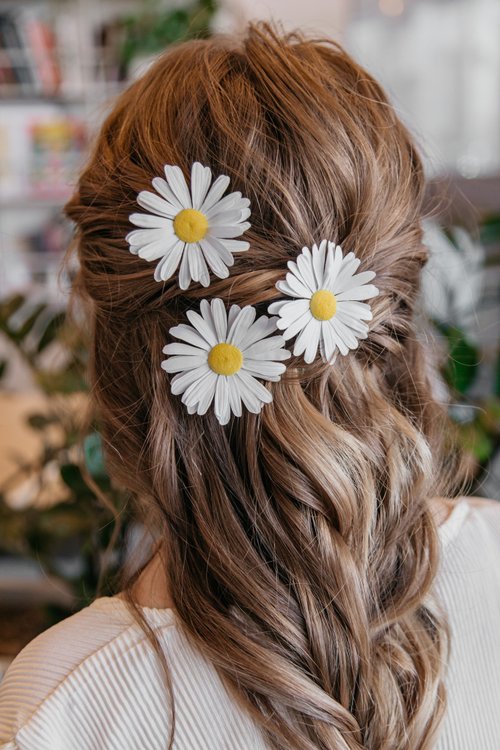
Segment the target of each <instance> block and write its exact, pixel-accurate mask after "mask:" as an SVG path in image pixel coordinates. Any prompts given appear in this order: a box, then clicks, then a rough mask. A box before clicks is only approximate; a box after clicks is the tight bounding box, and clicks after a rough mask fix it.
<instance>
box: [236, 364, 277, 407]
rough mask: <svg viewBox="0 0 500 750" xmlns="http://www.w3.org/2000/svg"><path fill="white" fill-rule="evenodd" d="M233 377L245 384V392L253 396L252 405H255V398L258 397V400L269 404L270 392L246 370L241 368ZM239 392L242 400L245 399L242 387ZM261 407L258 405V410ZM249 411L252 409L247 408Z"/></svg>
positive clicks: (271, 396) (271, 397)
mask: <svg viewBox="0 0 500 750" xmlns="http://www.w3.org/2000/svg"><path fill="white" fill-rule="evenodd" d="M234 377H236V378H238V379H239V380H241V381H242V382H243V383H244V384H245V386H246V389H245V390H246V394H248V393H250V394H251V395H252V396H253V399H252V401H253V404H254V405H255V402H256V399H258V401H260V402H262V403H265V404H269V403H271V401H272V400H273V395H272V393H271V392H270V391H268V390H267V388H266V387H265V386H263V385H262V383H259V381H258V380H255V378H254V377H253V376H252V375H249V374H248V373H247V372H245V370H243V369H241V370H240V371H239V372H237V373H236V375H235V376H234ZM240 393H241V398H242V399H243V401H244V400H245V399H244V393H245V391H244V389H241V390H240ZM246 394H245V395H246ZM245 406H246V404H245ZM261 408H262V407H261V406H259V410H258V411H260V409H261ZM247 409H248V406H247ZM249 411H252V409H249Z"/></svg>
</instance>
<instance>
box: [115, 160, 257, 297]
mask: <svg viewBox="0 0 500 750" xmlns="http://www.w3.org/2000/svg"><path fill="white" fill-rule="evenodd" d="M164 170H165V179H163V177H155V178H154V179H153V181H152V185H153V187H154V189H155V190H156V193H151V192H149V191H148V190H143V191H142V192H140V193H139V195H138V196H137V203H138V204H139V205H140V206H141V207H142V208H144V209H146V211H148V212H149V213H147V214H140V213H136V214H131V215H130V217H129V218H130V221H131V222H132V224H134V225H135V226H136V227H140V228H139V229H134V230H133V231H132V232H129V233H128V234H127V236H126V240H127V242H128V243H129V245H130V248H129V249H130V252H131V253H134V254H135V255H138V256H139V257H140V258H144V260H148V261H154V260H159V263H158V264H157V266H156V269H155V274H154V277H155V280H156V281H166V280H167V279H169V278H170V277H171V276H172V275H173V274H174V273H175V272H176V270H177V268H178V266H179V264H180V270H179V286H180V288H181V289H187V288H188V287H189V285H190V283H191V281H195V282H198V281H199V282H200V284H202V285H203V286H208V285H209V284H210V273H209V269H210V270H211V271H212V273H214V274H215V276H218V277H219V278H221V279H224V278H226V277H227V276H229V269H228V266H232V265H233V263H234V257H233V253H240V252H243V251H245V250H248V248H249V247H250V245H249V243H248V242H244V241H243V240H237V239H235V238H236V237H240V236H241V235H242V234H243V232H246V230H247V229H248V228H249V227H250V224H249V223H248V222H247V221H245V220H246V219H247V218H248V217H249V216H250V209H249V205H250V201H249V200H248V198H242V197H241V193H229V194H228V195H226V196H225V197H224V198H223V197H222V196H223V194H224V193H225V191H226V190H227V188H228V186H229V177H226V176H225V175H221V176H220V177H217V179H216V180H215V182H214V183H213V184H211V183H212V171H211V169H210V168H209V167H204V166H202V165H201V164H200V163H199V162H195V163H194V164H193V166H192V168H191V188H190V189H189V188H188V186H187V183H186V180H185V179H184V175H183V173H182V170H181V168H180V167H175V166H170V165H168V164H167V165H166V166H165V167H164Z"/></svg>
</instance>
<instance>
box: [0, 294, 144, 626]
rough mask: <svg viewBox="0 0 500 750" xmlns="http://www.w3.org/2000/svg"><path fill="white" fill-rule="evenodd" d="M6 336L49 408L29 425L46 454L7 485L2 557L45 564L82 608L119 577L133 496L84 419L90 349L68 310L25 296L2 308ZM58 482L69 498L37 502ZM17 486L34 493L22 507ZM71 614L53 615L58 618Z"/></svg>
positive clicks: (0, 322)
mask: <svg viewBox="0 0 500 750" xmlns="http://www.w3.org/2000/svg"><path fill="white" fill-rule="evenodd" d="M0 332H1V334H2V335H3V336H4V338H6V339H7V340H8V342H9V344H10V346H11V347H14V348H15V350H16V352H17V355H18V359H19V357H20V358H21V359H22V360H23V362H24V364H25V366H26V367H27V368H28V369H29V371H30V373H31V375H32V378H33V381H34V383H35V384H36V385H37V386H38V388H39V389H40V390H41V391H42V393H44V394H45V403H46V407H45V408H44V409H43V411H40V412H36V413H33V414H31V415H30V416H29V417H28V420H27V421H28V424H29V426H30V428H31V429H32V430H35V431H36V432H37V433H38V435H39V436H40V438H41V444H42V450H41V453H40V455H39V456H38V457H37V458H36V459H35V460H34V461H32V462H28V463H26V462H24V461H22V460H20V461H19V464H18V467H17V469H16V470H15V471H14V473H13V475H12V476H10V477H9V478H8V480H7V482H6V483H5V484H4V486H3V487H1V488H0V554H4V555H5V554H9V555H15V556H20V557H24V558H31V559H35V560H37V561H38V562H39V564H40V565H41V567H42V568H43V570H44V571H46V572H47V573H50V574H52V575H54V576H56V577H59V578H61V579H63V580H64V581H65V583H66V585H67V586H68V587H69V588H70V590H71V591H72V593H73V597H74V607H75V608H80V607H81V606H85V605H86V604H88V603H89V602H90V601H92V599H93V598H94V597H95V595H96V592H97V590H98V589H100V587H101V582H102V581H103V577H104V576H106V577H107V578H109V577H112V576H113V574H114V573H115V572H116V571H117V570H119V568H120V567H121V564H122V562H123V561H122V559H121V554H122V553H121V550H123V549H124V547H125V545H124V543H123V542H124V537H125V535H126V533H127V529H128V525H129V522H130V519H129V517H128V498H127V496H126V495H125V494H124V493H123V492H122V491H119V490H118V489H116V488H115V487H114V486H113V485H112V483H111V481H110V479H109V477H108V475H107V473H106V470H105V466H104V461H103V455H102V446H101V441H100V436H99V434H98V432H96V430H95V427H94V426H92V420H91V419H90V420H89V425H90V426H88V427H87V426H86V425H85V420H82V417H81V412H82V407H83V410H85V409H86V401H87V399H86V394H85V391H86V384H85V378H84V371H85V367H86V352H85V346H84V343H83V341H82V339H81V337H80V335H79V333H78V332H77V329H76V327H75V326H74V325H73V324H72V323H71V322H70V321H69V320H68V318H67V315H66V313H65V312H64V311H62V310H60V309H54V308H52V307H51V306H50V305H48V304H45V303H39V304H33V303H31V302H29V301H28V300H27V299H26V298H24V297H23V296H21V295H16V296H15V297H11V298H10V299H8V300H6V301H4V302H3V303H2V304H0ZM51 349H52V350H55V351H53V353H54V354H56V353H57V355H58V356H56V357H54V358H53V359H55V361H56V362H58V364H57V366H53V365H52V364H51V361H52V360H51V357H50V356H47V355H50V350H51ZM61 362H62V364H61ZM8 374H9V362H8V360H4V361H3V367H2V371H1V375H2V376H3V378H6V377H7V376H8ZM84 432H86V433H87V434H86V437H85V439H84V440H83V443H82V435H83V433H84ZM55 479H57V480H58V481H59V484H60V485H61V486H63V487H64V488H65V493H64V495H63V498H62V500H60V501H59V502H57V503H53V504H43V505H41V504H39V503H37V499H38V498H39V497H40V495H41V494H42V493H43V491H44V489H46V485H48V486H52V485H53V484H54V480H55ZM13 488H14V490H15V489H16V488H17V490H16V491H17V492H19V488H21V490H22V491H24V492H25V494H26V493H28V494H29V495H30V497H28V501H29V503H28V506H27V507H25V508H23V509H22V510H16V509H15V508H13V507H12V506H11V503H10V502H8V498H9V496H10V495H11V494H12V492H13ZM23 488H24V490H23ZM66 614H68V612H67V611H60V612H58V613H56V615H54V613H52V615H51V618H52V619H54V617H56V618H58V617H61V616H65V615H66Z"/></svg>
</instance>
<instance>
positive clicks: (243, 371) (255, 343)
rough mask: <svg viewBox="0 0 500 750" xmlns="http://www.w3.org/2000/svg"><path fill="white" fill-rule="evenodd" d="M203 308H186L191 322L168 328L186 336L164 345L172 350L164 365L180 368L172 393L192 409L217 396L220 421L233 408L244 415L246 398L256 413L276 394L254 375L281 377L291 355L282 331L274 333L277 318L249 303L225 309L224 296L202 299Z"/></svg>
mask: <svg viewBox="0 0 500 750" xmlns="http://www.w3.org/2000/svg"><path fill="white" fill-rule="evenodd" d="M200 313H201V314H199V313H197V312H195V311H194V310H188V311H187V313H186V315H187V317H188V319H189V321H190V322H191V323H192V325H187V324H183V323H182V324H180V325H177V326H174V327H173V328H170V331H169V333H170V334H171V335H172V336H174V337H175V338H178V339H180V340H181V341H182V342H184V343H177V342H176V343H173V344H167V346H165V347H164V348H163V353H164V354H168V355H170V356H169V357H168V358H167V359H165V360H164V361H163V362H162V364H161V366H162V367H163V369H164V370H166V371H167V372H168V373H176V374H175V375H174V377H173V378H172V381H171V390H172V393H173V394H174V395H179V394H182V399H181V400H182V402H183V404H185V405H186V407H187V410H188V412H189V414H194V413H195V412H196V413H197V414H205V413H206V412H207V410H208V408H209V407H210V405H211V403H212V401H214V399H215V405H214V411H215V416H216V417H217V419H218V420H219V422H220V424H227V422H228V421H229V417H230V416H231V412H232V413H233V414H234V415H235V416H237V417H241V414H242V403H243V405H244V406H245V407H246V408H247V409H248V411H251V412H253V413H255V414H258V413H259V412H260V411H261V409H262V407H263V405H264V404H267V403H270V402H271V401H272V400H273V397H272V394H271V392H270V391H269V390H268V389H267V388H266V387H265V386H264V385H262V383H260V382H259V381H258V380H256V378H261V379H262V380H273V381H278V380H279V379H280V377H281V375H282V374H283V372H284V371H285V369H286V367H285V365H284V364H283V363H282V361H281V360H285V359H288V358H289V357H290V356H291V355H290V352H289V351H287V350H286V349H283V346H284V344H285V339H284V338H283V336H281V335H274V336H270V334H272V333H274V334H276V318H268V317H267V315H261V316H260V317H259V318H257V319H256V310H255V307H252V306H251V305H247V306H246V307H243V308H240V307H239V306H238V305H232V306H231V308H230V310H229V312H228V313H226V308H225V306H224V303H223V301H222V300H221V299H212V300H211V302H210V303H209V302H208V300H206V299H203V300H201V303H200ZM276 360H277V361H276Z"/></svg>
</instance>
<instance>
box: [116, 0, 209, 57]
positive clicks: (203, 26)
mask: <svg viewBox="0 0 500 750" xmlns="http://www.w3.org/2000/svg"><path fill="white" fill-rule="evenodd" d="M142 6H143V9H142V11H141V13H139V14H136V15H130V16H128V17H127V18H126V19H125V22H124V23H125V41H124V44H123V49H122V58H123V63H124V64H125V67H128V65H129V64H130V62H131V61H132V59H133V58H134V57H135V56H137V55H153V54H155V53H156V52H160V51H161V50H163V49H164V48H165V47H167V46H168V45H170V44H173V43H174V42H181V41H186V40H187V39H192V38H203V37H207V36H208V35H209V33H210V22H211V20H212V17H213V15H214V13H215V10H216V3H215V0H196V1H195V2H191V3H189V4H188V5H186V6H185V7H183V8H178V7H177V8H169V9H165V7H164V4H162V3H161V2H160V1H159V0H146V2H144V3H143V4H142Z"/></svg>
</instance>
